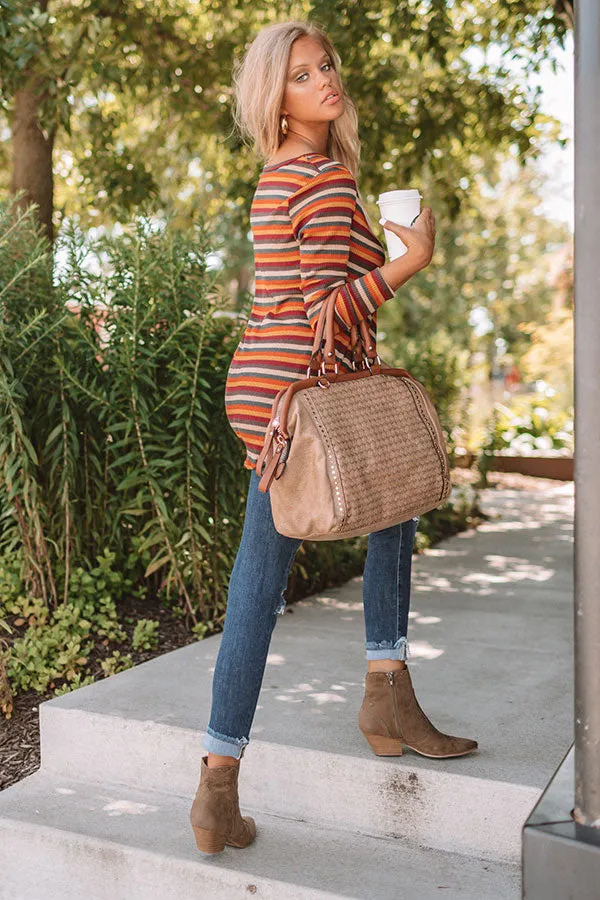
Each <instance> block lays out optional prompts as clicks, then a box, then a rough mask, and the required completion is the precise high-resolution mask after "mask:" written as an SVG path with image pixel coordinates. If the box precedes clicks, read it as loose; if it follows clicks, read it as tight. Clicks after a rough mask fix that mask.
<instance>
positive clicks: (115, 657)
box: [100, 650, 135, 678]
mask: <svg viewBox="0 0 600 900" xmlns="http://www.w3.org/2000/svg"><path fill="white" fill-rule="evenodd" d="M100 665H101V667H102V671H103V672H104V676H105V678H108V677H109V676H110V675H116V674H117V673H118V672H124V671H125V669H131V668H132V667H133V666H134V665H135V663H134V662H133V659H132V658H131V653H121V652H120V651H119V650H113V652H112V654H111V656H109V657H107V658H106V659H103V660H102V662H101V663H100Z"/></svg>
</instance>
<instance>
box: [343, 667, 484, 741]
mask: <svg viewBox="0 0 600 900" xmlns="http://www.w3.org/2000/svg"><path fill="white" fill-rule="evenodd" d="M358 727H359V728H360V730H361V731H362V733H363V734H364V736H365V737H366V739H367V740H368V742H369V744H370V745H371V747H372V749H373V750H374V751H375V753H376V754H377V756H402V745H403V744H405V745H406V746H407V747H410V748H411V749H412V750H415V751H416V752H417V753H420V754H421V755H422V756H431V757H442V758H445V757H448V756H464V755H465V754H466V753H470V752H471V751H472V750H475V749H476V748H477V746H478V745H477V741H473V740H471V739H470V738H462V737H454V735H451V734H444V733H443V732H441V731H438V729H437V728H436V727H435V725H432V723H431V722H430V721H429V719H428V718H427V716H426V715H425V713H424V712H423V710H422V709H421V707H420V706H419V702H418V700H417V698H416V697H415V692H414V689H413V685H412V680H411V677H410V673H409V671H408V667H405V668H402V669H397V670H394V671H392V672H367V675H366V683H365V696H364V700H363V702H362V706H361V708H360V712H359V714H358Z"/></svg>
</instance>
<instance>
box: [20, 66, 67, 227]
mask: <svg viewBox="0 0 600 900" xmlns="http://www.w3.org/2000/svg"><path fill="white" fill-rule="evenodd" d="M45 96H46V91H45V89H44V88H43V87H42V82H41V80H40V79H34V78H30V79H29V81H28V82H27V83H26V84H25V86H24V87H23V88H22V89H21V90H19V91H16V93H15V103H14V113H13V121H12V146H13V170H12V178H11V184H10V189H11V192H12V193H13V194H16V192H17V191H18V190H21V189H22V190H23V191H24V194H23V196H22V198H21V201H20V203H19V206H21V207H27V206H29V204H30V203H32V202H33V203H37V205H38V207H39V209H38V218H39V220H40V222H41V224H42V225H43V226H44V228H45V230H46V234H47V235H48V238H49V240H50V242H51V243H53V241H54V229H53V226H52V211H53V208H54V177H53V172H52V148H53V145H54V135H55V131H56V129H55V127H54V126H53V127H52V130H51V131H45V130H44V129H43V128H42V126H41V124H40V122H39V120H38V109H39V107H40V105H41V103H42V102H43V100H44V99H45Z"/></svg>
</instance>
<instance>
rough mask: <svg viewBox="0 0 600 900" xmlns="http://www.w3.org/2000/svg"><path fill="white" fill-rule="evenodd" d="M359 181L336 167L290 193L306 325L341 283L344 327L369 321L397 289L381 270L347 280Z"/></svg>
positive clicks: (338, 308)
mask: <svg viewBox="0 0 600 900" xmlns="http://www.w3.org/2000/svg"><path fill="white" fill-rule="evenodd" d="M357 200H358V192H357V188H356V181H355V179H354V177H353V175H352V173H351V172H350V171H349V169H347V168H346V166H344V165H342V163H336V165H335V167H331V168H329V169H328V170H327V171H326V172H321V173H320V174H318V175H315V176H314V177H313V178H311V180H310V181H308V182H307V184H305V185H303V186H302V187H301V188H300V189H299V190H297V191H296V192H295V193H294V194H292V195H291V196H290V198H289V201H288V211H289V216H290V221H291V223H292V230H293V233H294V236H295V238H296V240H297V241H298V242H299V247H300V282H301V287H302V294H303V298H304V306H305V309H306V315H307V318H308V321H309V322H310V324H311V325H312V327H313V328H315V327H316V323H317V318H318V316H319V311H320V309H321V305H322V303H323V301H324V300H325V299H326V298H327V297H328V296H329V295H330V293H331V291H332V290H333V289H334V288H336V287H338V286H340V285H343V287H342V288H341V290H340V291H339V292H338V295H337V298H336V304H335V307H336V308H335V317H336V321H337V323H338V325H339V327H340V328H342V329H343V330H345V331H350V328H351V326H352V325H357V324H358V323H359V322H360V321H362V320H364V319H368V318H369V317H370V316H372V315H373V313H374V312H375V311H376V310H377V308H378V307H379V306H381V305H382V304H383V303H385V301H386V300H389V299H390V298H391V297H393V296H394V291H393V290H392V288H391V287H390V285H389V284H388V282H387V281H386V280H385V278H384V277H383V275H382V274H381V272H380V270H379V268H374V269H371V270H370V271H369V272H366V273H365V274H364V275H359V276H357V277H355V278H352V277H350V278H348V261H349V256H350V233H351V228H352V221H353V217H354V214H355V211H356V205H357Z"/></svg>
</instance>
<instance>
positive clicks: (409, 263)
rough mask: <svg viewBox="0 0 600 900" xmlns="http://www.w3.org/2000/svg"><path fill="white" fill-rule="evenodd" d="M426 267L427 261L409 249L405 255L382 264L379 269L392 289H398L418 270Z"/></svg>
mask: <svg viewBox="0 0 600 900" xmlns="http://www.w3.org/2000/svg"><path fill="white" fill-rule="evenodd" d="M424 268H425V263H424V262H421V261H420V260H417V259H415V256H413V254H412V253H411V252H410V250H409V251H408V252H407V253H405V254H404V255H403V256H399V257H397V259H394V260H392V261H391V262H387V263H385V264H384V265H383V266H380V268H379V271H380V272H381V274H382V275H383V277H384V278H385V280H386V281H387V283H388V284H389V286H390V287H391V288H392V290H394V291H396V290H398V288H399V287H402V285H403V284H406V282H407V281H408V280H409V278H412V277H413V275H416V274H417V272H420V271H421V269H424Z"/></svg>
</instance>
